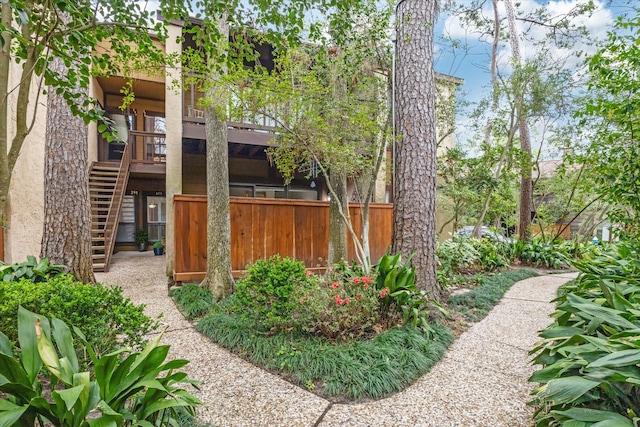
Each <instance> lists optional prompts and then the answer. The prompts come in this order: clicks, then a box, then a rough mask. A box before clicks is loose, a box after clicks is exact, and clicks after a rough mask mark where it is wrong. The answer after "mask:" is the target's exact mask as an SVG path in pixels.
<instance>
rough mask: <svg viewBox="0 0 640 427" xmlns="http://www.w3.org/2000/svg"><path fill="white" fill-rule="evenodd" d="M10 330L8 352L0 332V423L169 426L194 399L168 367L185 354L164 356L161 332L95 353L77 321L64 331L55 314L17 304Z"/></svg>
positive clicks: (190, 407) (186, 381)
mask: <svg viewBox="0 0 640 427" xmlns="http://www.w3.org/2000/svg"><path fill="white" fill-rule="evenodd" d="M17 329H18V337H19V348H18V351H17V353H16V355H14V353H13V351H12V346H11V343H10V341H9V338H8V337H7V336H6V335H5V334H3V333H1V332H0V379H2V381H0V392H1V393H0V425H2V426H13V425H20V426H33V425H35V424H36V423H37V425H54V426H56V427H81V426H95V427H97V426H134V425H138V426H160V425H163V426H164V425H177V424H176V423H177V422H178V418H179V415H180V414H182V413H184V412H186V413H187V414H190V415H193V414H194V412H195V407H196V406H197V405H199V403H200V402H199V401H198V400H197V399H196V398H195V397H194V396H193V395H191V394H190V393H189V392H187V391H186V390H185V389H184V388H183V387H184V385H186V384H195V383H194V381H192V380H190V379H189V378H187V375H186V374H185V373H184V372H179V371H176V370H177V369H180V368H182V367H183V366H185V365H186V364H187V363H188V361H186V360H172V361H169V362H165V360H166V357H167V354H168V352H169V346H160V345H158V343H159V341H160V339H161V337H162V334H160V335H159V336H158V337H156V339H154V340H153V341H151V342H150V343H148V344H147V345H146V346H145V348H144V350H143V351H141V352H131V351H128V350H124V349H118V350H117V351H115V352H112V353H109V354H105V355H102V356H98V355H96V353H95V351H94V350H93V348H92V346H91V344H89V342H88V341H87V339H86V338H85V336H84V334H83V333H82V332H80V330H79V329H78V328H75V327H74V328H73V332H72V328H70V327H69V326H68V325H67V324H66V323H65V322H63V321H61V320H59V319H57V318H55V317H52V318H51V320H49V319H48V318H47V317H44V316H40V315H37V314H35V313H32V312H30V311H28V310H26V309H24V308H23V307H20V308H19V310H18V316H17ZM74 335H75V336H76V337H77V338H78V339H79V340H80V342H81V343H82V344H81V345H80V346H79V347H76V346H74V339H73V336H74ZM82 352H86V353H88V354H89V356H90V357H91V360H92V366H93V368H94V369H93V372H89V371H83V370H82V368H81V364H80V363H79V361H78V358H77V354H78V353H82ZM47 395H50V398H47ZM179 408H180V409H181V411H180V412H178V409H179Z"/></svg>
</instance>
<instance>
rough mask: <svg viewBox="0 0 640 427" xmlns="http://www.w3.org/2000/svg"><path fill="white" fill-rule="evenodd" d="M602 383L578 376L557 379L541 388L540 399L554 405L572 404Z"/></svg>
mask: <svg viewBox="0 0 640 427" xmlns="http://www.w3.org/2000/svg"><path fill="white" fill-rule="evenodd" d="M600 383H601V381H595V380H590V379H587V378H583V377H576V376H573V377H566V378H557V379H553V380H551V381H549V382H548V383H547V384H545V385H543V386H541V387H540V388H539V395H538V397H539V398H542V399H546V400H548V401H550V402H553V404H565V403H571V402H573V401H575V400H577V399H579V398H580V397H581V396H582V395H584V394H585V393H587V392H588V391H589V390H591V389H593V388H595V387H597V386H598V385H600Z"/></svg>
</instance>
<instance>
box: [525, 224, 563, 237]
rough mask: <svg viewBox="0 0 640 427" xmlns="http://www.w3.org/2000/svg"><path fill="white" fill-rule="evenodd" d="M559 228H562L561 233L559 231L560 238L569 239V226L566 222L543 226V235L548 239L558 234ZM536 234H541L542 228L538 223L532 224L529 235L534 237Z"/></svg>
mask: <svg viewBox="0 0 640 427" xmlns="http://www.w3.org/2000/svg"><path fill="white" fill-rule="evenodd" d="M560 230H562V233H560V238H561V239H564V240H569V239H571V226H569V225H567V224H553V225H548V226H546V227H544V235H545V237H546V238H547V239H548V238H551V237H553V236H555V235H556V234H558V233H559V232H560ZM536 236H542V230H541V227H540V225H539V224H532V225H531V237H536Z"/></svg>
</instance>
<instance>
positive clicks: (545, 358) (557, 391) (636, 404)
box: [530, 243, 640, 427]
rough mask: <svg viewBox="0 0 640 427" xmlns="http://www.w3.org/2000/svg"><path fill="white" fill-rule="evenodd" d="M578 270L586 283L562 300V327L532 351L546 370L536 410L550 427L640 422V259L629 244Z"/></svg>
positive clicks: (535, 378)
mask: <svg viewBox="0 0 640 427" xmlns="http://www.w3.org/2000/svg"><path fill="white" fill-rule="evenodd" d="M574 265H575V266H576V268H577V269H578V270H579V271H580V272H581V274H580V276H579V277H578V279H576V280H575V281H573V282H571V283H569V284H567V285H565V286H563V287H562V288H561V290H560V296H559V297H558V298H557V299H556V300H555V302H556V304H557V308H556V311H555V312H554V314H553V316H552V317H553V318H554V319H555V321H554V323H553V324H552V325H550V326H549V327H548V328H547V329H545V330H544V331H542V332H541V333H540V337H541V338H542V341H541V343H540V344H539V345H538V346H536V347H535V348H534V349H533V350H532V354H535V358H534V363H535V364H537V365H541V367H542V369H540V370H538V371H536V372H535V373H534V374H533V375H532V376H531V378H530V381H532V382H536V383H540V386H539V387H537V388H536V389H535V390H534V392H533V394H534V400H533V401H532V402H531V404H533V405H535V406H536V407H537V409H536V413H535V423H536V426H538V427H546V426H556V425H565V426H585V427H587V426H592V425H597V426H620V427H624V426H629V427H631V426H635V425H638V422H640V418H639V415H640V371H638V364H639V363H640V252H639V250H638V246H637V244H629V243H623V244H619V245H618V246H617V247H614V248H611V249H610V250H609V251H608V252H606V253H605V254H603V255H596V256H594V257H585V259H584V260H583V261H579V262H575V263H574Z"/></svg>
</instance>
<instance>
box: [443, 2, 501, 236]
mask: <svg viewBox="0 0 640 427" xmlns="http://www.w3.org/2000/svg"><path fill="white" fill-rule="evenodd" d="M491 4H492V6H493V43H492V44H491V67H490V70H491V92H492V93H491V97H492V102H491V110H489V116H488V117H487V123H486V124H485V126H484V142H485V143H486V144H487V146H488V147H489V148H491V145H492V144H491V141H492V139H493V138H492V135H491V132H492V131H493V122H494V120H495V118H496V115H497V113H498V103H499V101H500V93H499V88H498V76H497V74H498V71H497V62H498V47H499V42H500V15H499V13H498V0H492V1H491ZM507 146H508V144H507V145H505V146H504V149H503V150H502V155H501V156H500V161H499V162H498V166H497V169H496V171H495V174H494V179H495V181H497V180H498V179H499V178H500V174H501V173H502V165H503V163H504V159H506V155H507ZM493 190H494V186H493V185H492V186H490V187H489V189H488V191H487V194H486V195H485V198H484V203H483V205H482V210H481V211H480V216H479V217H478V220H477V221H476V225H475V226H474V227H473V232H472V233H471V234H472V235H473V236H474V237H475V238H477V239H479V238H480V237H481V230H482V225H483V223H484V217H485V215H486V214H487V210H488V209H489V203H490V202H491V196H492V195H493ZM454 230H455V228H454Z"/></svg>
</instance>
